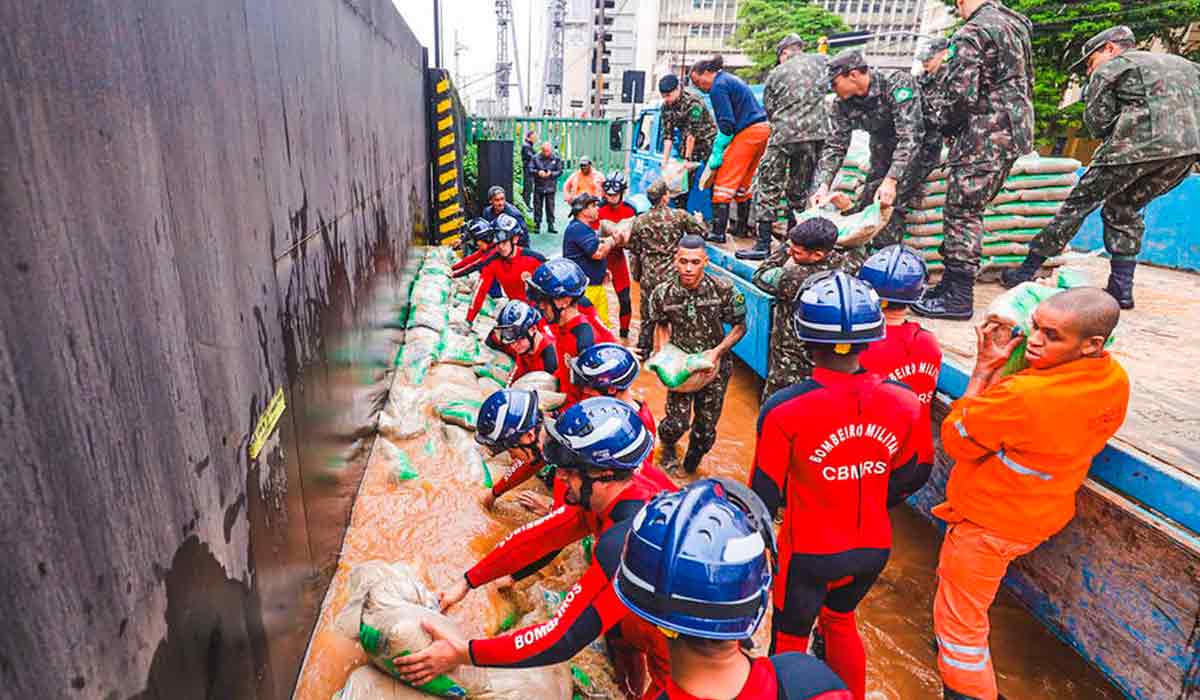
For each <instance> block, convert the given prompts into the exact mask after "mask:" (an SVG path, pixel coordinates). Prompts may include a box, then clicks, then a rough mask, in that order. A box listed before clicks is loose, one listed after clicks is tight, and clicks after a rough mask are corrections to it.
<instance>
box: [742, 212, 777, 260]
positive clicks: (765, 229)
mask: <svg viewBox="0 0 1200 700" xmlns="http://www.w3.org/2000/svg"><path fill="white" fill-rule="evenodd" d="M770 254H771V222H770V221H760V222H758V240H757V241H755V242H754V247H753V248H747V249H746V250H739V251H738V252H736V253H734V257H736V258H737V259H738V260H765V259H766V258H767V256H768V255H770Z"/></svg>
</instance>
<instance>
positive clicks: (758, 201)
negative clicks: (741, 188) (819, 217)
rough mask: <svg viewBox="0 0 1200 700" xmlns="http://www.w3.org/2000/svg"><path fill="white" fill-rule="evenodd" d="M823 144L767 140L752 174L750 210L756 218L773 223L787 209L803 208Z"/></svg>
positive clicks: (785, 214)
mask: <svg viewBox="0 0 1200 700" xmlns="http://www.w3.org/2000/svg"><path fill="white" fill-rule="evenodd" d="M824 143H825V142H824V141H797V142H795V143H774V142H768V143H767V150H766V152H765V153H763V157H762V160H761V161H760V162H759V164H758V172H756V173H755V174H754V185H753V189H754V212H755V218H756V219H757V220H758V221H762V222H770V223H774V222H775V220H776V219H778V218H779V217H780V216H781V215H782V216H787V213H788V208H791V209H794V210H796V211H803V210H804V209H806V208H807V207H808V191H809V188H811V187H812V179H813V175H815V174H816V169H817V161H818V160H820V158H821V146H822V145H823V144H824ZM785 198H786V207H785Z"/></svg>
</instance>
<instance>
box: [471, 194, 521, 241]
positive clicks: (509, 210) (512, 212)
mask: <svg viewBox="0 0 1200 700" xmlns="http://www.w3.org/2000/svg"><path fill="white" fill-rule="evenodd" d="M487 196H488V203H487V204H486V205H484V207H483V212H481V213H480V214H479V216H480V217H482V218H483V219H484V220H485V221H487V222H488V223H493V222H495V221H496V217H498V216H500V215H501V214H508V215H509V216H511V217H512V218H514V219H516V221H517V227H518V229H519V231H518V233H517V245H519V246H521V247H522V248H528V247H529V228H528V227H527V226H526V225H525V215H524V214H522V213H521V210H520V209H517V208H516V207H514V206H513V205H511V204H509V203H508V200H507V199H506V198H505V196H504V188H503V187H501V186H500V185H492V186H491V187H489V188H488V191H487Z"/></svg>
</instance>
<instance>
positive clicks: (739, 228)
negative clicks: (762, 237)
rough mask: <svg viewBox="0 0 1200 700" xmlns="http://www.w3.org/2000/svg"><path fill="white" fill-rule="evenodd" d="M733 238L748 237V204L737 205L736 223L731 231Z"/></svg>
mask: <svg viewBox="0 0 1200 700" xmlns="http://www.w3.org/2000/svg"><path fill="white" fill-rule="evenodd" d="M731 233H732V234H733V237H734V238H749V237H750V202H738V203H737V221H736V222H734V224H733V231H731Z"/></svg>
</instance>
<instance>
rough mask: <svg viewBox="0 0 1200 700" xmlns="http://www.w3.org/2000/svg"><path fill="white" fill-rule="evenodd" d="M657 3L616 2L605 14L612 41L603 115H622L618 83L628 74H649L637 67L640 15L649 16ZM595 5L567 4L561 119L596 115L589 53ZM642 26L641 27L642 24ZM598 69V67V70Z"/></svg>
mask: <svg viewBox="0 0 1200 700" xmlns="http://www.w3.org/2000/svg"><path fill="white" fill-rule="evenodd" d="M656 4H657V2H656V0H617V2H616V3H615V5H616V7H614V8H610V9H608V10H606V11H605V15H606V17H607V18H611V19H612V22H611V23H610V24H608V33H609V34H611V35H612V39H611V40H609V41H608V42H607V46H606V48H607V49H608V50H609V51H610V52H611V54H610V55H609V57H608V65H609V72H608V74H607V75H605V76H604V88H603V91H602V97H603V98H604V99H605V100H606V102H605V110H604V111H605V112H613V111H615V112H617V113H621V111H622V110H621V108H620V107H618V105H619V103H620V100H621V81H622V79H623V77H624V74H625V71H627V70H637V69H641V70H648V69H649V68H650V66H641V65H638V60H639V39H640V38H641V37H640V36H639V34H640V32H639V24H638V22H639V20H638V15H639V14H640V13H646V12H649V13H652V12H653V10H654V6H655V5H656ZM595 13H596V10H595V3H594V1H593V0H569V2H568V3H567V22H566V39H565V42H564V43H565V44H566V50H565V52H564V56H563V64H564V65H563V115H564V116H572V117H582V116H588V117H592V116H601V117H602V116H604V114H603V113H602V114H600V115H595V114H593V109H592V105H593V103H592V97H593V77H594V74H593V73H592V49H593V47H594V46H595V37H596V33H597V32H598V31H599V29H598V28H597V26H596V17H595ZM643 24H644V23H643ZM597 68H599V66H597Z"/></svg>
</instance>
